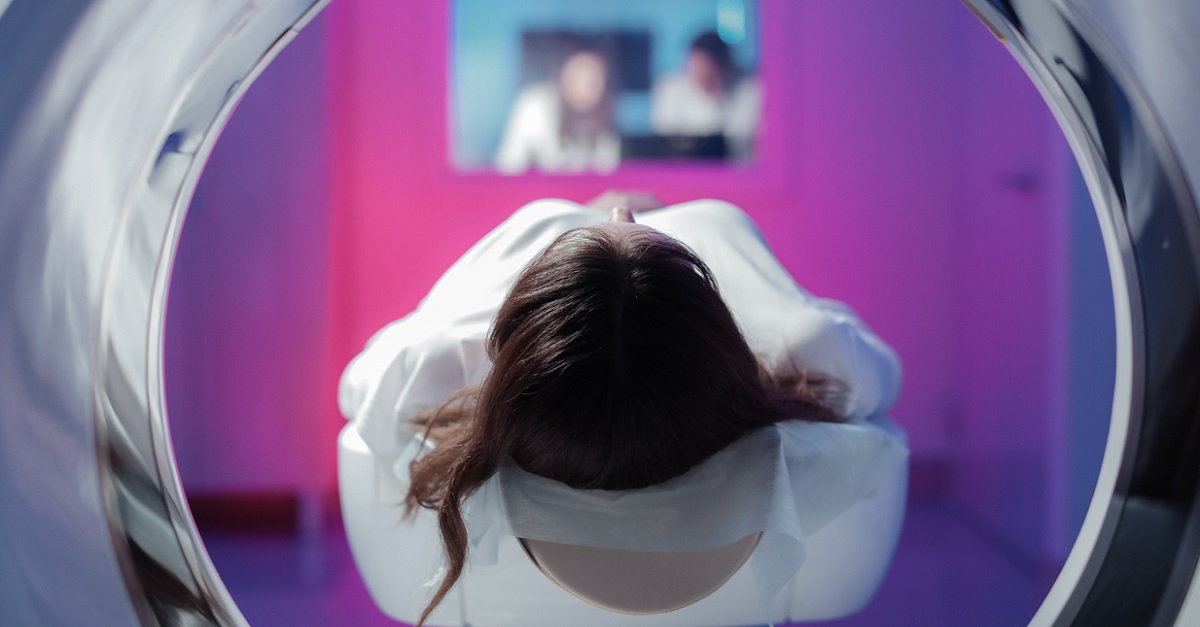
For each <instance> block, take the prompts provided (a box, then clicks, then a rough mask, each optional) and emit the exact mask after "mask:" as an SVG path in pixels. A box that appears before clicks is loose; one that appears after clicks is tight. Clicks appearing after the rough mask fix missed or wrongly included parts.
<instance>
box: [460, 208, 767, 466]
mask: <svg viewBox="0 0 1200 627" xmlns="http://www.w3.org/2000/svg"><path fill="white" fill-rule="evenodd" d="M488 350H489V354H490V356H491V358H492V360H493V370H492V374H491V376H489V377H488V379H487V380H486V381H485V382H484V384H483V386H482V388H481V390H480V393H479V399H478V403H479V406H478V408H477V410H476V417H477V419H478V420H479V421H480V422H479V424H478V426H479V427H480V428H481V429H485V430H487V431H489V432H491V433H490V437H491V438H493V439H494V440H495V441H499V442H504V443H505V448H506V449H507V453H508V454H509V455H511V456H512V458H513V459H514V460H515V461H516V462H517V463H518V464H519V465H520V466H522V467H523V468H524V469H525V470H527V471H529V472H532V473H534V474H538V475H541V476H544V477H548V478H551V479H556V480H558V481H562V482H563V483H566V484H568V485H570V486H572V487H576V488H602V489H629V488H638V487H644V486H647V485H652V484H655V483H659V482H661V481H664V480H666V479H669V478H671V477H673V476H676V475H679V474H682V473H683V472H685V471H686V470H687V469H688V468H690V467H692V466H693V465H695V464H697V463H699V462H700V461H703V460H704V459H706V458H707V457H708V456H709V455H711V454H713V453H715V452H716V451H717V450H720V449H721V448H723V447H724V446H725V445H727V444H729V443H730V442H732V441H733V440H736V439H737V438H738V437H740V436H741V435H743V434H745V433H746V432H748V431H750V430H753V429H754V428H756V427H759V426H762V425H764V424H770V423H771V422H774V420H775V417H774V416H773V415H771V414H773V412H772V411H771V407H770V406H769V405H767V404H765V403H763V404H760V403H758V402H756V401H757V399H758V397H759V396H760V395H758V394H755V393H753V390H757V389H758V388H760V387H761V383H760V379H759V371H758V363H757V361H756V360H755V358H754V355H753V354H752V353H751V352H750V349H749V348H748V347H747V346H746V343H745V341H744V340H743V339H742V336H741V333H740V331H739V330H738V327H737V324H736V322H735V321H734V319H733V316H732V315H731V314H730V312H729V309H728V308H727V307H726V305H725V303H724V302H723V301H722V300H721V297H720V294H719V293H718V291H717V287H716V283H715V280H714V279H713V277H712V275H711V273H710V272H709V270H708V268H707V267H706V266H705V265H704V263H703V262H702V261H701V260H700V259H699V258H698V257H696V255H695V253H693V252H692V251H691V250H690V249H688V248H687V247H686V246H684V245H683V244H681V243H679V242H678V241H676V240H674V239H672V238H670V237H668V236H666V235H664V234H662V233H660V232H658V231H656V230H654V229H651V228H649V227H646V226H643V225H638V224H629V223H614V222H610V223H603V224H598V225H595V226H591V227H587V228H582V229H576V230H573V231H570V232H568V233H566V234H564V235H563V236H562V237H560V238H559V239H558V240H557V241H555V242H554V243H553V244H552V245H551V246H550V247H549V248H548V249H547V250H546V251H545V252H544V253H543V254H542V255H541V256H540V257H539V258H537V259H536V260H534V262H533V263H531V264H530V265H529V267H528V268H527V269H526V270H525V272H524V273H523V274H522V275H521V277H520V278H519V279H518V280H517V282H516V283H515V284H514V285H513V288H512V291H511V292H510V293H509V296H508V298H507V300H506V301H505V302H504V304H503V305H502V306H501V308H500V311H499V313H498V314H497V316H496V320H495V323H494V326H493V328H492V333H491V336H490V338H489V342H488ZM748 390H749V391H748ZM735 408H736V409H735Z"/></svg>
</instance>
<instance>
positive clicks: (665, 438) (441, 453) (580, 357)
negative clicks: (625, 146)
mask: <svg viewBox="0 0 1200 627" xmlns="http://www.w3.org/2000/svg"><path fill="white" fill-rule="evenodd" d="M487 350H488V355H489V357H490V358H491V360H492V369H491V372H490V373H489V374H488V376H487V377H486V378H485V379H484V380H483V382H482V383H481V384H480V385H479V386H478V387H477V388H471V389H467V390H464V391H463V392H460V393H459V394H458V395H456V396H455V397H454V398H452V399H450V401H448V402H447V403H446V404H445V405H443V406H442V407H441V408H439V409H437V410H435V411H433V412H430V413H428V414H426V415H424V416H421V417H419V418H418V419H417V422H418V423H419V424H423V425H425V427H426V430H427V431H426V432H427V434H431V436H432V437H433V438H434V439H435V440H436V442H437V446H436V447H435V448H434V449H433V450H432V451H430V452H429V453H428V454H427V455H425V456H424V457H422V458H421V459H419V460H417V461H415V462H413V465H412V483H411V486H410V488H409V492H408V506H409V508H410V511H411V509H412V508H415V507H416V506H418V505H419V506H421V507H426V508H429V509H433V510H436V511H437V513H438V526H439V527H440V530H441V535H442V541H443V543H444V544H445V549H446V556H447V569H446V575H445V578H444V579H443V580H442V583H441V586H440V587H439V588H438V589H437V591H436V593H435V594H434V596H433V598H432V600H431V601H430V602H429V605H428V606H427V607H426V608H425V611H424V612H423V613H422V615H421V619H420V621H419V622H418V625H420V624H422V623H424V622H425V619H426V618H427V617H428V616H429V613H430V612H431V611H432V610H433V608H434V607H436V606H437V605H438V603H440V602H441V601H442V599H443V598H444V597H445V595H446V593H447V592H448V591H449V590H450V588H451V587H452V586H453V585H454V583H455V582H456V581H458V579H459V577H460V576H461V575H462V571H463V565H464V563H465V559H466V553H467V531H466V526H465V524H464V521H463V517H462V512H461V509H460V506H461V504H462V502H463V500H464V499H466V498H467V497H468V496H470V495H471V494H472V493H473V492H474V491H475V490H476V489H477V488H479V486H480V485H482V484H483V483H484V482H485V481H487V479H488V478H490V477H491V476H492V475H493V474H495V473H496V471H497V470H498V469H499V468H500V465H501V463H502V462H503V461H504V460H505V458H507V457H511V458H512V459H513V460H514V461H515V462H516V463H517V464H518V465H520V466H521V468H523V469H525V470H526V471H528V472H530V473H533V474H536V475H540V476H542V477H547V478H549V479H554V480H557V481H561V482H562V483H565V484H567V485H568V486H571V487H573V488H590V489H603V490H627V489H635V488H642V487H646V486H650V485H654V484H656V483H660V482H663V481H666V480H667V479H670V478H672V477H675V476H678V475H681V474H683V473H684V472H686V471H687V470H688V469H689V468H692V467H693V466H695V465H696V464H698V463H700V462H702V461H704V460H705V459H707V458H708V457H709V456H711V455H712V454H714V453H716V452H717V451H719V450H721V449H722V448H724V447H725V446H727V445H729V444H731V443H732V442H734V441H735V440H737V439H739V438H741V437H742V436H743V435H745V434H747V433H749V432H751V431H754V430H755V429H758V428H760V427H763V426H766V425H770V424H774V423H776V422H779V421H782V420H788V419H805V420H820V421H836V420H838V419H839V418H838V416H837V415H836V414H835V413H834V412H833V411H831V410H830V409H829V408H828V406H827V403H826V401H827V398H826V397H825V394H827V393H828V392H829V390H830V388H831V387H832V385H831V382H828V381H825V380H824V379H822V378H820V377H817V376H812V375H809V374H807V373H805V372H804V371H803V370H802V369H800V368H794V369H793V370H792V371H791V372H788V373H784V374H782V375H776V374H773V373H770V372H768V371H767V370H766V369H765V368H763V367H762V366H760V364H759V362H758V360H757V359H756V358H755V356H754V354H753V353H752V352H751V351H750V348H749V347H748V346H747V344H746V341H745V339H744V338H743V337H742V334H741V332H740V330H739V329H738V326H737V323H736V322H735V321H734V318H733V316H732V314H731V313H730V311H729V308H728V307H727V306H726V305H725V302H724V301H723V300H722V299H721V296H720V294H719V293H718V291H717V286H716V281H715V280H714V278H713V275H712V273H711V272H710V271H709V269H708V267H707V266H705V264H704V262H702V261H701V260H700V259H699V258H698V257H697V256H696V254H695V253H693V252H692V251H691V250H690V249H689V248H688V247H686V246H685V245H683V244H682V243H680V242H678V241H676V240H674V239H672V238H670V237H668V236H666V235H664V234H662V233H660V232H658V231H655V230H653V229H650V228H648V227H645V226H642V225H633V224H624V223H602V224H597V225H593V226H590V227H584V228H579V229H575V230H572V231H568V232H567V233H565V234H563V235H562V236H561V237H559V238H558V239H557V240H555V242H554V243H553V244H551V245H550V246H549V248H547V249H546V251H545V252H543V253H542V254H541V255H540V256H539V257H537V258H536V259H534V260H533V261H532V262H531V263H530V265H529V266H528V267H527V268H526V269H525V271H524V272H523V273H522V274H521V275H520V277H519V278H518V279H517V281H516V283H515V284H514V285H513V287H512V289H511V291H510V292H509V294H508V297H507V298H506V300H505V301H504V303H503V304H502V305H501V307H500V310H499V312H498V313H497V315H496V319H495V321H494V323H493V326H492V329H491V332H490V334H489V336H488V341H487Z"/></svg>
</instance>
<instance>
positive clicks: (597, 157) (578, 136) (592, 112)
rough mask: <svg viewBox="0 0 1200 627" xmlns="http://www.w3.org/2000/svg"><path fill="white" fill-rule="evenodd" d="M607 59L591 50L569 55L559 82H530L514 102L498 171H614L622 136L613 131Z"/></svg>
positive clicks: (501, 149) (501, 148)
mask: <svg viewBox="0 0 1200 627" xmlns="http://www.w3.org/2000/svg"><path fill="white" fill-rule="evenodd" d="M612 110H613V99H612V94H611V86H610V84H609V79H608V62H607V60H605V58H604V56H603V55H601V54H600V53H599V52H596V51H595V50H591V49H588V48H580V49H578V50H576V51H575V52H574V53H572V54H570V55H569V56H567V58H566V59H565V60H564V61H563V64H562V67H561V68H560V70H559V72H558V76H557V81H554V82H544V83H539V84H534V85H531V86H528V87H526V88H524V89H522V90H521V92H520V93H519V94H518V95H517V99H516V101H515V102H514V104H513V108H512V113H511V114H510V115H509V119H508V124H507V126H506V128H505V130H504V137H503V139H502V140H501V143H500V148H499V150H498V151H497V153H496V159H495V162H496V163H495V165H496V169H497V170H499V171H500V172H503V173H506V174H517V173H520V172H524V171H526V170H529V169H535V170H541V171H544V172H582V171H586V170H596V171H601V172H607V171H611V170H613V169H614V168H615V167H616V166H617V162H618V161H619V160H620V153H621V146H620V140H619V139H618V138H617V136H616V134H614V132H613V130H612Z"/></svg>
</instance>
